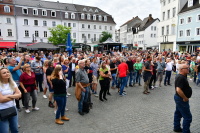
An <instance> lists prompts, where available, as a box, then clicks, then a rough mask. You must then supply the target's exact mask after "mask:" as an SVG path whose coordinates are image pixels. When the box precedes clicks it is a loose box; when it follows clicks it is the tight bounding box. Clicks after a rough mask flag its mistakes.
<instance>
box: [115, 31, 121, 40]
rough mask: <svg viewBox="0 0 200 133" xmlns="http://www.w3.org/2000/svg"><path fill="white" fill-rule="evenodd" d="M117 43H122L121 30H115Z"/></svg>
mask: <svg viewBox="0 0 200 133" xmlns="http://www.w3.org/2000/svg"><path fill="white" fill-rule="evenodd" d="M115 41H116V42H120V29H118V30H115Z"/></svg>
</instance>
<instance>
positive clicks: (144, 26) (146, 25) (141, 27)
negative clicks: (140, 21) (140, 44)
mask: <svg viewBox="0 0 200 133" xmlns="http://www.w3.org/2000/svg"><path fill="white" fill-rule="evenodd" d="M156 20H158V21H159V19H158V18H156V19H153V20H151V21H146V20H145V21H146V23H145V24H144V25H143V26H141V25H140V30H139V31H144V30H145V29H146V28H148V27H149V26H150V25H151V24H153V23H154V22H155V21H156Z"/></svg>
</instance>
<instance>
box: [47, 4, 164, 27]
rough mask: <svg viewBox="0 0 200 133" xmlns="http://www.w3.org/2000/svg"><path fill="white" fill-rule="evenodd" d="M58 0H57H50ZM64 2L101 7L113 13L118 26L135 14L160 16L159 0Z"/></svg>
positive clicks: (142, 17) (142, 16) (143, 16)
mask: <svg viewBox="0 0 200 133" xmlns="http://www.w3.org/2000/svg"><path fill="white" fill-rule="evenodd" d="M48 1H57V0H48ZM59 1H60V2H64V3H72V1H73V3H74V4H80V5H87V6H95V7H99V8H100V9H102V10H103V11H105V12H107V13H108V14H110V15H112V16H113V18H114V20H115V22H116V24H117V25H116V28H117V29H118V28H119V26H120V25H122V24H123V23H125V22H127V21H128V20H130V19H132V18H133V17H135V16H138V17H140V18H141V19H144V18H145V17H148V16H149V14H152V16H153V18H159V17H160V1H159V0H139V1H138V0H59Z"/></svg>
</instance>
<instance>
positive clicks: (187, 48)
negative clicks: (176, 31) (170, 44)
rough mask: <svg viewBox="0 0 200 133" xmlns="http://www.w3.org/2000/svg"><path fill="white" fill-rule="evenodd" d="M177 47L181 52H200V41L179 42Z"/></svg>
mask: <svg viewBox="0 0 200 133" xmlns="http://www.w3.org/2000/svg"><path fill="white" fill-rule="evenodd" d="M177 47H178V51H180V52H188V53H193V52H200V41H193V42H177Z"/></svg>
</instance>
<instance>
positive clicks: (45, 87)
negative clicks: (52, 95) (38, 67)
mask: <svg viewBox="0 0 200 133" xmlns="http://www.w3.org/2000/svg"><path fill="white" fill-rule="evenodd" d="M48 62H49V60H45V61H44V64H43V73H44V74H43V84H44V94H43V98H45V99H46V98H47V96H46V93H47V89H49V86H48V84H47V76H46V70H47V68H48Z"/></svg>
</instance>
